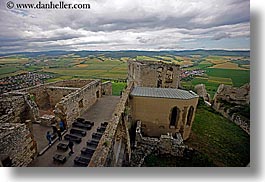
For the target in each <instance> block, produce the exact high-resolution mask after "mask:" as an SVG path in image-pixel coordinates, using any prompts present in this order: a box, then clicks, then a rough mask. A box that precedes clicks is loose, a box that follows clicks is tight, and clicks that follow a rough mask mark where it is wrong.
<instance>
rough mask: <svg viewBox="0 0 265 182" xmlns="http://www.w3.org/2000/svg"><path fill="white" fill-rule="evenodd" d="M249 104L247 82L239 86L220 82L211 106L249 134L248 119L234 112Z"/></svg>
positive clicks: (248, 86)
mask: <svg viewBox="0 0 265 182" xmlns="http://www.w3.org/2000/svg"><path fill="white" fill-rule="evenodd" d="M249 104H250V85H249V84H245V85H244V86H242V87H240V88H237V87H232V86H229V85H223V84H221V85H220V86H219V87H218V90H217V92H216V94H215V96H214V100H213V105H212V107H213V108H214V109H215V110H216V111H217V112H219V113H221V114H222V115H223V116H224V117H226V118H227V119H229V120H230V121H232V122H234V123H235V124H237V125H238V126H239V127H240V128H242V129H243V130H244V131H245V132H246V133H248V134H250V119H249V118H246V117H244V116H242V115H240V114H239V113H237V112H236V111H238V110H240V109H244V108H245V107H249ZM234 110H235V111H234Z"/></svg>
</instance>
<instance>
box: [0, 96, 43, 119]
mask: <svg viewBox="0 0 265 182" xmlns="http://www.w3.org/2000/svg"><path fill="white" fill-rule="evenodd" d="M0 114H1V116H0V123H7V122H8V123H10V122H11V123H21V122H25V121H26V120H28V119H29V120H31V121H35V120H36V119H38V116H39V115H38V114H39V113H38V108H37V105H36V104H35V103H34V102H32V101H31V99H30V96H29V94H27V93H21V92H9V93H5V94H2V95H1V96H0Z"/></svg>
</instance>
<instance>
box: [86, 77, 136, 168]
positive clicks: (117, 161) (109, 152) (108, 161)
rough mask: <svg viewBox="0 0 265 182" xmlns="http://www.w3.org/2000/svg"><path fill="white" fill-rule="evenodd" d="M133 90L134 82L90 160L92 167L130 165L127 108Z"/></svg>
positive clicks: (125, 93)
mask: <svg viewBox="0 0 265 182" xmlns="http://www.w3.org/2000/svg"><path fill="white" fill-rule="evenodd" d="M132 88H133V82H131V83H130V84H129V85H128V87H127V88H126V90H125V91H124V93H123V94H122V97H121V99H120V102H119V103H118V104H117V106H116V108H115V111H114V113H113V115H112V118H111V120H110V121H109V125H108V126H107V128H106V131H105V132H104V134H103V136H102V138H101V140H100V141H99V144H98V147H97V149H96V151H95V152H94V154H93V156H92V158H91V160H90V163H89V166H90V167H103V166H124V165H126V164H128V163H129V161H130V156H131V147H130V136H129V131H128V128H127V123H128V116H127V113H126V108H127V106H128V98H129V93H130V92H131V90H132Z"/></svg>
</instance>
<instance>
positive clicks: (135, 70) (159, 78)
mask: <svg viewBox="0 0 265 182" xmlns="http://www.w3.org/2000/svg"><path fill="white" fill-rule="evenodd" d="M131 81H134V82H135V86H142V87H156V88H178V87H179V85H180V66H179V65H176V64H167V63H163V62H152V61H148V62H141V61H134V60H130V61H128V82H131Z"/></svg>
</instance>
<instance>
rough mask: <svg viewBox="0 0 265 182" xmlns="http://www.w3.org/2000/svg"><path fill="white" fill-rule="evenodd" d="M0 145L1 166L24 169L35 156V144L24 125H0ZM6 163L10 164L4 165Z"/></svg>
mask: <svg viewBox="0 0 265 182" xmlns="http://www.w3.org/2000/svg"><path fill="white" fill-rule="evenodd" d="M0 143H1V145H0V156H1V157H0V158H1V161H0V163H1V164H2V166H15V167H24V166H27V165H28V164H29V163H30V162H31V161H32V160H33V159H34V158H35V157H36V156H37V145H36V142H35V141H34V140H33V135H32V134H31V132H30V130H29V128H28V127H27V126H26V124H21V123H5V124H1V126H0ZM8 159H10V161H9V160H8ZM6 161H9V162H10V163H8V164H5V162H6ZM0 166H1V165H0Z"/></svg>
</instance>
